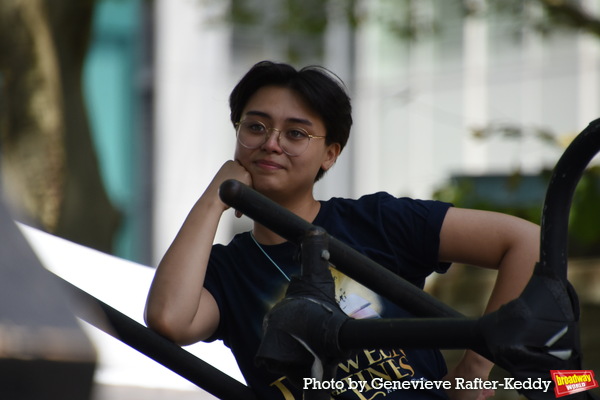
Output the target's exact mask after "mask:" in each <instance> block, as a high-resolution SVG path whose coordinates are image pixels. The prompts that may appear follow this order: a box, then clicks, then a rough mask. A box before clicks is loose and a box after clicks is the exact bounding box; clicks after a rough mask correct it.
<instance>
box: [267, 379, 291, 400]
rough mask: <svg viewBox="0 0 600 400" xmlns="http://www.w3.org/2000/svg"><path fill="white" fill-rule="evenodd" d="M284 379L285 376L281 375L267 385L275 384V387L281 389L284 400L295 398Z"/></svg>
mask: <svg viewBox="0 0 600 400" xmlns="http://www.w3.org/2000/svg"><path fill="white" fill-rule="evenodd" d="M285 379H286V378H285V376H282V377H281V378H279V379H277V380H276V381H275V382H272V383H271V384H270V385H269V386H275V387H276V388H277V389H279V390H280V391H281V394H283V398H284V399H285V400H296V399H295V398H294V395H293V394H292V392H290V390H289V389H288V388H287V387H286V386H285V384H284V383H283V381H284V380H285Z"/></svg>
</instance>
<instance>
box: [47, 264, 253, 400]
mask: <svg viewBox="0 0 600 400" xmlns="http://www.w3.org/2000/svg"><path fill="white" fill-rule="evenodd" d="M54 276H55V277H56V279H57V280H58V281H59V283H60V284H62V285H63V286H64V287H65V288H66V290H67V292H68V293H69V294H70V296H71V297H72V303H73V305H74V307H75V308H76V309H75V312H76V313H77V315H78V316H79V317H80V318H81V319H83V320H84V321H87V322H88V323H90V324H91V325H93V326H95V327H96V328H98V329H100V330H102V331H104V332H106V333H108V334H109V335H111V336H113V337H115V338H116V339H118V340H120V341H122V342H123V343H125V344H127V345H128V346H130V347H132V348H134V349H136V350H137V351H139V352H140V353H142V354H144V355H146V356H148V357H150V358H152V359H153V360H155V361H156V362H158V363H160V364H162V365H163V366H165V367H166V368H168V369H170V370H171V371H173V372H175V373H177V374H178V375H180V376H182V377H183V378H185V379H187V380H189V381H190V382H192V383H193V384H195V385H197V386H198V387H200V388H202V389H204V390H206V391H207V392H209V393H211V394H212V395H214V396H216V397H218V398H219V399H223V400H239V399H249V400H256V396H255V395H254V392H252V390H251V389H250V388H248V387H247V386H246V385H244V384H242V383H240V382H238V381H237V380H235V379H233V378H232V377H230V376H229V375H227V374H225V373H223V372H221V371H220V370H218V369H217V368H215V367H213V366H212V365H210V364H208V363H207V362H205V361H203V360H201V359H199V358H198V357H196V356H195V355H193V354H192V353H190V352H189V351H187V350H185V349H183V348H181V347H180V346H178V345H177V344H175V343H173V342H171V341H169V340H167V339H166V338H164V337H162V336H160V335H159V334H157V333H156V332H154V331H153V330H151V329H149V328H147V327H145V326H144V325H142V324H140V323H138V322H137V321H135V320H133V319H131V318H129V317H128V316H126V315H125V314H123V313H121V312H119V311H117V310H115V309H114V308H112V307H111V306H109V305H108V304H106V303H104V302H102V301H100V300H98V299H97V298H95V297H94V296H92V295H90V294H89V293H87V292H85V291H83V290H81V289H79V288H78V287H77V286H74V285H73V284H71V283H69V282H67V281H65V280H64V279H62V278H60V277H59V276H56V275H54Z"/></svg>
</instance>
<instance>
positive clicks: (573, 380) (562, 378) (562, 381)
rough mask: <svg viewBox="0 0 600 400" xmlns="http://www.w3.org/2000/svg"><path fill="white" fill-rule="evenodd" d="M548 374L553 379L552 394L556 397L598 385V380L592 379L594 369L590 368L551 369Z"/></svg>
mask: <svg viewBox="0 0 600 400" xmlns="http://www.w3.org/2000/svg"><path fill="white" fill-rule="evenodd" d="M550 374H551V375H552V380H553V381H554V394H555V395H556V397H562V396H567V395H569V394H573V393H578V392H583V391H585V390H590V389H594V388H597V387H598V382H597V381H596V379H594V371H591V370H573V371H567V370H558V371H557V370H552V371H550Z"/></svg>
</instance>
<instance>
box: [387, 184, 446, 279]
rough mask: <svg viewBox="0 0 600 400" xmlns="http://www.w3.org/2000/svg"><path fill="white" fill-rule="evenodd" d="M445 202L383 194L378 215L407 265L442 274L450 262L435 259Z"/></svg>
mask: <svg viewBox="0 0 600 400" xmlns="http://www.w3.org/2000/svg"><path fill="white" fill-rule="evenodd" d="M450 207H452V205H451V204H449V203H444V202H440V201H435V200H414V199H408V198H396V197H393V196H391V195H384V196H382V197H381V198H380V218H381V221H382V224H383V226H384V229H385V231H386V233H387V235H388V238H389V240H390V241H391V243H393V244H394V247H395V248H397V249H398V252H400V253H401V254H400V256H401V257H402V258H403V259H404V260H406V261H407V262H408V263H409V264H411V265H414V266H420V267H422V268H424V269H425V270H429V271H431V272H433V271H435V272H438V273H444V272H446V271H447V270H448V268H449V267H450V263H447V262H440V261H439V248H440V232H441V228H442V224H443V222H444V218H445V216H446V213H447V211H448V209H449V208H450Z"/></svg>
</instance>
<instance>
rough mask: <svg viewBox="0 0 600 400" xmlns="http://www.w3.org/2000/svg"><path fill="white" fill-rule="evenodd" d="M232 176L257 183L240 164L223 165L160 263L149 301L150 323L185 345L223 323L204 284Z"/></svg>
mask: <svg viewBox="0 0 600 400" xmlns="http://www.w3.org/2000/svg"><path fill="white" fill-rule="evenodd" d="M226 179H238V180H240V181H241V182H244V183H246V184H248V185H250V184H251V178H250V174H249V173H248V172H247V171H246V170H245V169H244V168H243V167H242V166H241V165H240V164H239V163H237V162H235V161H228V162H226V163H225V164H223V166H222V167H221V169H220V170H219V172H218V173H217V175H216V176H215V178H214V179H213V181H212V182H211V183H210V185H209V186H208V188H207V189H206V191H205V192H204V193H203V194H202V196H201V197H200V199H198V201H197V202H196V204H195V205H194V207H193V208H192V210H191V211H190V213H189V215H188V216H187V218H186V220H185V222H184V223H183V226H182V227H181V229H180V231H179V233H178V234H177V236H176V238H175V240H174V241H173V243H172V244H171V246H170V247H169V249H168V250H167V252H166V254H165V255H164V257H163V259H162V260H161V262H160V264H159V265H158V268H157V270H156V273H155V275H154V279H153V281H152V285H151V287H150V292H149V293H148V298H147V300H146V310H145V319H146V323H147V324H148V326H149V327H150V328H152V329H153V330H155V331H157V332H158V333H160V334H161V335H163V336H165V337H167V338H169V339H171V340H173V341H174V342H176V343H178V344H181V345H184V344H191V343H195V342H197V341H200V340H204V339H207V338H208V337H210V336H211V335H212V334H213V333H214V332H215V330H216V329H217V327H218V325H219V309H218V306H217V303H216V301H215V299H214V298H213V296H212V295H211V294H210V292H209V291H208V290H206V289H204V288H203V283H204V278H205V276H206V268H207V265H208V260H209V256H210V252H211V249H212V245H213V241H214V238H215V233H216V231H217V227H218V225H219V221H220V219H221V215H222V214H223V212H224V211H225V210H226V209H227V208H228V207H227V205H225V204H224V203H223V202H222V201H221V200H220V198H219V195H218V191H219V186H220V184H221V183H222V182H223V181H225V180H226Z"/></svg>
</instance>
